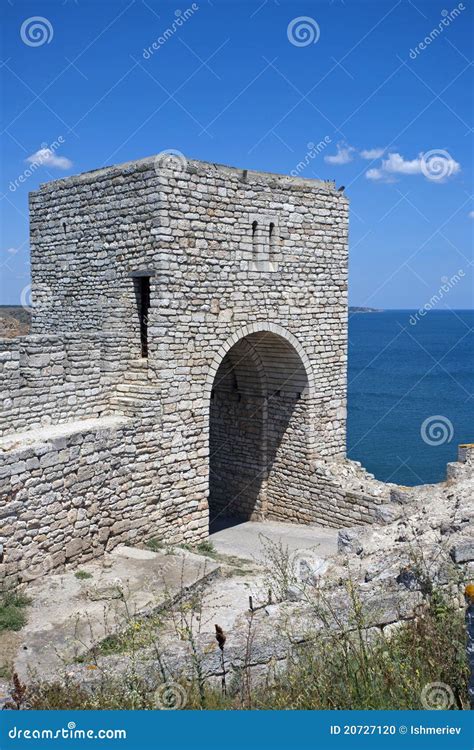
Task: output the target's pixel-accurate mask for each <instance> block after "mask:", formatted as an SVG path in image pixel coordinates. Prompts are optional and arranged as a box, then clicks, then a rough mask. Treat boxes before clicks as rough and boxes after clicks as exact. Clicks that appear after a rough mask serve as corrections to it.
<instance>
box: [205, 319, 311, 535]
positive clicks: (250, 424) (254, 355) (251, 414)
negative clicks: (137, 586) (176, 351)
mask: <svg viewBox="0 0 474 750" xmlns="http://www.w3.org/2000/svg"><path fill="white" fill-rule="evenodd" d="M219 358H220V362H219V364H218V367H217V370H215V366H216V364H217V363H214V365H213V367H211V374H210V377H211V376H212V385H211V392H210V394H209V396H210V409H209V515H210V523H211V525H212V524H213V522H216V521H217V522H218V523H219V525H222V524H223V523H225V521H226V519H227V518H229V517H238V518H242V519H257V518H268V517H270V518H272V517H273V518H282V519H283V518H284V519H288V518H293V520H305V512H304V508H301V509H300V511H299V509H298V507H297V506H296V504H294V503H292V498H291V497H289V494H288V493H289V491H290V492H291V488H298V486H299V485H300V483H301V476H302V475H303V474H305V472H307V467H308V462H309V460H310V451H311V445H312V415H311V406H312V390H313V378H312V371H311V365H310V363H309V361H308V358H307V357H306V355H305V354H304V352H303V350H302V348H301V346H300V344H299V342H298V341H297V339H296V338H295V337H294V336H293V335H292V334H291V333H289V332H288V331H286V330H285V329H283V328H281V327H280V326H277V325H272V324H269V325H267V326H266V327H265V326H259V325H257V324H254V325H250V326H247V327H246V328H244V329H242V330H240V331H239V332H237V333H236V334H234V335H233V336H232V337H231V339H230V340H229V341H228V342H227V344H226V345H225V346H224V347H223V348H221V350H220V352H219ZM216 359H217V358H216Z"/></svg>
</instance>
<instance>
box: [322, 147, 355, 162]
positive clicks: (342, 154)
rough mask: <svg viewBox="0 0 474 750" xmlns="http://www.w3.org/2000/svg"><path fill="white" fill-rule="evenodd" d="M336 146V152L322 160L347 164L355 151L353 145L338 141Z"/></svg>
mask: <svg viewBox="0 0 474 750" xmlns="http://www.w3.org/2000/svg"><path fill="white" fill-rule="evenodd" d="M336 148H337V154H333V155H332V156H331V155H330V156H325V157H324V161H327V163H328V164H348V163H349V162H350V161H352V159H353V153H354V151H355V148H354V147H353V146H349V145H348V144H347V143H338V144H337V146H336Z"/></svg>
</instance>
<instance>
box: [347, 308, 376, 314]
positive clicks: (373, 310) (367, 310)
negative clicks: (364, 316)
mask: <svg viewBox="0 0 474 750" xmlns="http://www.w3.org/2000/svg"><path fill="white" fill-rule="evenodd" d="M349 312H350V313H378V312H383V310H381V309H379V308H377V307H349Z"/></svg>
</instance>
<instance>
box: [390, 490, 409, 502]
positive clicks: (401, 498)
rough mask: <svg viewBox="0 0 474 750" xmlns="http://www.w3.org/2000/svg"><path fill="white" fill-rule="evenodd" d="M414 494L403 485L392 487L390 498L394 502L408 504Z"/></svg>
mask: <svg viewBox="0 0 474 750" xmlns="http://www.w3.org/2000/svg"><path fill="white" fill-rule="evenodd" d="M412 499H413V497H412V495H411V494H410V492H409V491H408V490H407V489H405V488H403V487H392V489H391V490H390V500H391V502H392V503H399V504H400V505H406V504H407V503H411V502H412Z"/></svg>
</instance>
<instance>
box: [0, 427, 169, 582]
mask: <svg viewBox="0 0 474 750" xmlns="http://www.w3.org/2000/svg"><path fill="white" fill-rule="evenodd" d="M158 455H159V441H158V440H157V437H156V433H154V432H153V430H151V429H150V428H149V426H147V425H137V424H136V423H134V422H133V421H130V420H127V419H124V418H120V417H106V418H103V419H96V420H84V421H82V422H81V421H80V422H76V423H69V424H67V425H57V426H55V427H51V428H47V429H43V430H38V431H31V432H29V433H25V434H16V435H14V436H11V437H10V438H4V439H3V440H2V441H1V442H0V459H1V460H0V496H1V497H2V499H3V502H2V505H1V507H0V549H1V562H0V587H4V588H10V587H12V586H15V585H16V584H17V583H19V582H22V581H29V580H33V579H35V578H37V577H39V576H42V575H44V574H46V573H48V572H49V571H51V570H53V569H60V568H62V567H63V566H64V565H66V564H70V563H72V564H77V563H79V562H84V561H87V560H90V559H91V558H93V557H97V556H99V555H101V554H103V552H104V551H105V550H106V549H111V548H113V547H114V546H115V545H117V544H119V543H124V542H139V541H141V540H143V539H145V538H146V537H149V536H153V535H158V536H160V535H162V534H164V533H165V526H166V519H165V513H166V509H165V508H164V507H163V506H161V505H160V503H159V500H160V491H159V484H158V468H159V467H158V463H159V462H158V461H157V458H158ZM150 469H155V470H156V471H155V472H153V471H151V470H150Z"/></svg>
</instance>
